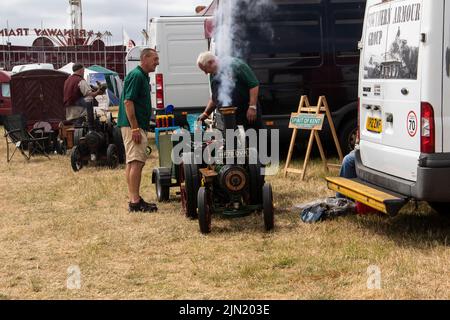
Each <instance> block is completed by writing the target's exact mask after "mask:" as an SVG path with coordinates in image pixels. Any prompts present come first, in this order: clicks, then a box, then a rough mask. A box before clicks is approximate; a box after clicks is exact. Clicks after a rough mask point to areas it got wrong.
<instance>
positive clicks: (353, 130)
mask: <svg viewBox="0 0 450 320" xmlns="http://www.w3.org/2000/svg"><path fill="white" fill-rule="evenodd" d="M357 132H358V126H357V123H356V122H355V121H354V120H349V121H347V122H346V123H344V125H343V126H341V128H340V135H339V143H340V145H341V149H342V153H343V154H344V156H345V155H347V154H349V153H350V151H352V150H353V149H355V144H356V136H357Z"/></svg>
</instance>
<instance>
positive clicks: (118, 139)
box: [112, 127, 125, 164]
mask: <svg viewBox="0 0 450 320" xmlns="http://www.w3.org/2000/svg"><path fill="white" fill-rule="evenodd" d="M112 132H113V141H114V144H115V145H116V146H117V151H118V154H119V163H120V164H124V163H125V146H124V145H123V139H122V131H120V128H119V127H114V128H113V130H112Z"/></svg>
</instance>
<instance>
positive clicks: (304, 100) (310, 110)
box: [284, 96, 344, 181]
mask: <svg viewBox="0 0 450 320" xmlns="http://www.w3.org/2000/svg"><path fill="white" fill-rule="evenodd" d="M302 113H306V114H316V115H320V114H323V113H325V116H326V118H327V119H328V124H329V126H330V129H331V133H332V134H333V139H334V143H335V145H336V149H337V151H338V154H339V160H340V162H341V163H342V161H343V159H344V157H343V155H342V150H341V145H340V144H339V139H338V137H337V134H336V128H335V127H334V123H333V119H332V117H331V112H330V108H329V107H328V103H327V99H326V98H325V96H321V97H320V98H319V102H318V103H317V106H311V105H310V104H309V100H308V97H307V96H302V97H301V99H300V105H299V107H298V114H302ZM293 115H294V114H293ZM298 130H300V129H297V128H294V132H293V133H292V139H291V145H290V147H289V153H288V157H287V160H286V166H285V168H284V176H285V177H287V175H288V173H297V174H301V175H302V176H301V180H302V181H304V180H305V175H306V169H307V167H308V164H309V158H310V156H311V151H312V147H313V143H314V140H316V142H317V146H318V147H319V151H320V157H321V158H322V162H323V164H324V168H325V170H326V171H327V172H328V170H329V168H340V167H341V166H340V165H336V164H328V162H327V158H326V156H325V152H324V150H323V146H322V142H321V141H320V137H319V131H321V129H320V130H318V129H312V130H311V135H310V137H309V143H308V149H307V150H306V157H305V161H304V163H303V170H298V169H293V168H289V165H290V164H291V160H292V155H293V152H294V147H295V140H296V139H297V132H298Z"/></svg>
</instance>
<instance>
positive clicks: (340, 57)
mask: <svg viewBox="0 0 450 320" xmlns="http://www.w3.org/2000/svg"><path fill="white" fill-rule="evenodd" d="M363 21H364V20H363V19H361V12H359V11H348V10H346V11H342V10H341V11H336V12H335V14H334V19H333V22H332V23H333V26H332V29H333V32H334V37H332V39H333V41H334V58H335V61H336V64H337V65H348V64H351V65H354V64H355V62H356V63H357V60H358V59H359V49H358V42H359V40H360V39H361V30H362V25H363ZM355 59H357V60H355Z"/></svg>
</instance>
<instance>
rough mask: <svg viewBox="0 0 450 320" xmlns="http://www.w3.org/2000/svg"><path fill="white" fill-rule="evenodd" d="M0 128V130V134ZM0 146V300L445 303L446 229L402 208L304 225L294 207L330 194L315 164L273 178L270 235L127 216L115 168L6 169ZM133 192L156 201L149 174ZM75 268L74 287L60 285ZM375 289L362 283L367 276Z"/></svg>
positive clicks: (166, 217)
mask: <svg viewBox="0 0 450 320" xmlns="http://www.w3.org/2000/svg"><path fill="white" fill-rule="evenodd" d="M1 132H3V130H1ZM5 153H6V145H5V141H4V140H1V142H0V155H1V159H0V181H1V183H0V299H422V298H423V299H435V298H437V299H449V298H450V267H449V265H450V248H449V242H450V241H449V240H450V239H449V236H450V223H449V220H448V219H446V218H443V217H441V216H438V215H437V214H435V213H432V212H430V210H429V209H428V207H427V206H426V205H421V206H420V207H419V209H418V210H416V209H415V208H414V206H412V205H411V206H409V207H407V208H405V209H404V210H403V211H402V213H401V214H400V215H399V216H398V217H396V218H393V219H391V218H387V217H384V216H378V215H370V216H346V217H340V218H337V219H335V220H332V221H326V222H322V223H318V224H314V225H308V224H304V223H302V222H301V220H300V217H299V210H298V209H295V205H297V204H301V203H304V202H307V201H311V200H314V199H318V198H323V197H326V196H331V195H333V194H332V193H331V192H330V191H328V190H327V188H326V185H325V182H324V179H323V178H324V177H325V176H326V174H325V172H323V170H322V166H321V165H320V162H316V163H314V164H313V166H312V167H311V170H310V172H309V175H308V178H309V180H308V181H307V182H300V181H299V179H298V176H291V177H289V178H287V179H285V178H283V177H282V175H281V174H279V175H278V176H275V177H270V178H269V179H268V180H270V182H271V183H272V184H273V186H274V197H275V206H276V229H275V231H274V232H272V233H265V232H264V231H263V221H262V217H261V216H258V215H256V214H255V215H253V216H250V217H247V218H240V219H235V220H224V219H220V218H214V219H213V232H212V234H211V235H208V236H203V235H201V234H200V233H199V229H198V223H197V222H196V221H192V220H187V219H186V218H184V216H182V215H181V213H180V204H179V201H178V198H177V196H176V194H175V190H173V191H172V195H171V201H170V202H169V203H165V204H160V205H159V212H158V213H152V214H130V213H128V211H127V198H126V195H127V192H126V184H125V179H124V172H123V169H122V168H121V169H118V170H108V169H103V168H94V167H89V168H84V169H83V170H82V171H81V172H79V173H74V172H72V169H71V167H70V158H69V157H68V156H66V157H63V156H56V155H54V156H52V157H51V160H47V159H46V158H43V157H35V158H33V159H32V160H31V161H30V162H28V163H27V162H26V161H25V160H24V158H23V157H21V155H20V154H18V155H16V156H15V158H14V159H13V161H12V162H11V163H10V164H7V163H6V155H5ZM156 164H157V153H156V152H154V153H153V154H152V155H151V159H150V161H149V162H148V164H147V166H146V167H145V175H144V179H143V186H142V191H143V196H144V198H145V199H146V200H151V201H155V192H154V186H153V185H151V181H150V178H151V169H152V168H153V167H154V166H156ZM74 265H75V266H78V267H79V268H80V271H81V288H80V289H79V290H69V289H67V286H66V283H67V278H68V273H67V271H68V268H69V267H70V266H74ZM371 265H375V266H378V267H379V268H380V271H381V289H380V290H369V289H368V288H367V279H368V274H367V269H368V267H369V266H371Z"/></svg>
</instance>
